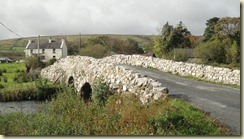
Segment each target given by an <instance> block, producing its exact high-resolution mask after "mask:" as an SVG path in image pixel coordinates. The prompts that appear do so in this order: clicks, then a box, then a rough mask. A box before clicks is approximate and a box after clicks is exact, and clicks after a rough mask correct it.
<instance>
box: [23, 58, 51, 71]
mask: <svg viewBox="0 0 244 139" xmlns="http://www.w3.org/2000/svg"><path fill="white" fill-rule="evenodd" d="M25 64H26V65H27V66H30V67H31V68H32V70H35V69H38V68H44V67H45V66H46V64H45V63H44V62H42V61H41V58H40V57H36V56H35V57H28V58H26V59H25Z"/></svg>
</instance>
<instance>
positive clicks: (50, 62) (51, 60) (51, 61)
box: [47, 59, 57, 65]
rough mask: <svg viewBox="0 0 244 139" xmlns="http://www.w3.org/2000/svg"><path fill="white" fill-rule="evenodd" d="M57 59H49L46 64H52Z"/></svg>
mask: <svg viewBox="0 0 244 139" xmlns="http://www.w3.org/2000/svg"><path fill="white" fill-rule="evenodd" d="M56 61H57V59H50V60H49V61H48V63H47V65H52V64H54V63H55V62H56Z"/></svg>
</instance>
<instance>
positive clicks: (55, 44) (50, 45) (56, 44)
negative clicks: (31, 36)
mask: <svg viewBox="0 0 244 139" xmlns="http://www.w3.org/2000/svg"><path fill="white" fill-rule="evenodd" d="M61 44H62V41H61V40H52V41H51V42H49V40H46V41H44V40H40V47H39V49H60V48H61ZM37 47H38V41H31V42H30V44H29V45H28V47H27V48H26V49H37Z"/></svg>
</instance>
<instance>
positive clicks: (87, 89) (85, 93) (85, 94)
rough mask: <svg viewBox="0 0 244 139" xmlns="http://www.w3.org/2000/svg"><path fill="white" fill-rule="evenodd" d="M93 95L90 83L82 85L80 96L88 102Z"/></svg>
mask: <svg viewBox="0 0 244 139" xmlns="http://www.w3.org/2000/svg"><path fill="white" fill-rule="evenodd" d="M91 95H92V87H91V85H90V83H88V82H85V84H84V85H82V87H81V89H80V96H81V98H83V100H84V101H85V102H88V101H89V100H91Z"/></svg>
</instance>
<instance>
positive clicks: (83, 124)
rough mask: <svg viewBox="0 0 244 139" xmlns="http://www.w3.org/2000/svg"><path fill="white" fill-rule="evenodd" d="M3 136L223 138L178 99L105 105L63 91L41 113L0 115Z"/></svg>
mask: <svg viewBox="0 0 244 139" xmlns="http://www.w3.org/2000/svg"><path fill="white" fill-rule="evenodd" d="M0 125H1V128H0V134H3V135H149V134H150V135H224V134H226V133H225V132H224V131H223V130H222V129H221V128H219V127H218V125H217V124H215V123H214V121H213V119H211V118H209V117H207V116H206V115H205V114H204V113H203V112H202V111H200V110H198V109H196V108H194V107H193V106H192V105H190V104H187V103H185V102H184V101H182V100H179V99H171V98H169V99H167V100H165V101H157V102H156V101H152V102H151V103H149V104H148V105H143V104H142V103H141V102H140V100H139V99H138V97H137V96H135V95H132V94H131V95H112V96H110V97H109V98H108V100H107V101H106V104H105V105H104V106H99V105H98V104H97V103H93V102H89V103H84V102H83V100H82V99H81V98H80V97H77V95H76V94H75V93H74V92H73V91H72V89H70V88H64V89H62V91H60V93H58V95H57V97H56V98H53V99H52V101H50V103H49V108H48V109H46V110H45V111H43V112H41V113H40V112H38V113H34V114H32V115H25V114H23V113H10V114H4V115H0Z"/></svg>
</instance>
